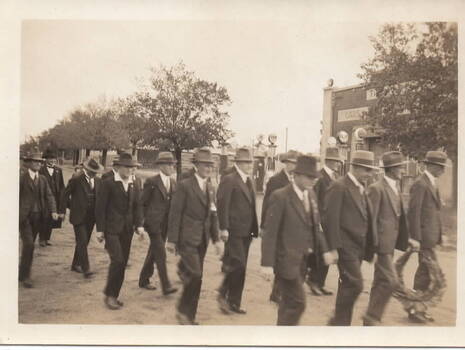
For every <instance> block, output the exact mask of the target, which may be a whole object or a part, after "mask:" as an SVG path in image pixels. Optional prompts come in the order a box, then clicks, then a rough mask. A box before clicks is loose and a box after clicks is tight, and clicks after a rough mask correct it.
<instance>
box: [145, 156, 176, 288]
mask: <svg viewBox="0 0 465 350" xmlns="http://www.w3.org/2000/svg"><path fill="white" fill-rule="evenodd" d="M155 163H156V164H157V165H158V168H159V170H160V173H159V174H158V175H155V176H153V177H150V178H148V179H147V180H146V181H145V183H144V190H143V192H142V199H141V204H142V207H143V213H144V228H145V230H146V231H147V232H148V234H149V237H150V246H149V249H148V252H147V256H146V258H145V262H144V266H143V267H142V270H141V272H140V276H139V287H140V288H145V289H148V290H155V289H156V287H155V286H154V285H153V284H151V283H150V278H151V277H152V276H153V272H154V269H153V265H154V264H156V265H157V270H158V275H159V278H160V282H161V287H162V292H163V295H168V294H172V293H175V292H176V291H177V289H176V288H173V286H172V285H171V282H170V280H169V278H168V272H167V269H166V251H165V242H166V235H167V230H168V214H169V210H170V204H171V198H172V196H173V193H174V191H175V188H176V181H175V180H173V179H172V178H171V175H173V174H174V164H175V163H176V162H175V160H174V158H173V154H172V153H171V152H160V153H159V154H158V157H157V159H156V161H155Z"/></svg>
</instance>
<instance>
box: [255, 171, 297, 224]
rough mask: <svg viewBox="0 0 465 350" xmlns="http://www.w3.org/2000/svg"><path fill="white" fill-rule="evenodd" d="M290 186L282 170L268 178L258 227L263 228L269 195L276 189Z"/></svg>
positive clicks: (268, 204)
mask: <svg viewBox="0 0 465 350" xmlns="http://www.w3.org/2000/svg"><path fill="white" fill-rule="evenodd" d="M289 184H290V181H289V178H288V177H287V175H286V173H285V172H284V170H281V171H280V172H279V173H277V174H275V175H273V176H272V177H270V179H269V180H268V182H267V184H266V189H265V195H264V196H263V204H262V217H261V223H260V227H261V228H263V226H264V224H265V217H266V211H267V209H268V207H269V206H270V203H269V201H270V196H271V194H272V193H273V192H274V191H276V190H277V189H280V188H283V187H285V186H287V185H289Z"/></svg>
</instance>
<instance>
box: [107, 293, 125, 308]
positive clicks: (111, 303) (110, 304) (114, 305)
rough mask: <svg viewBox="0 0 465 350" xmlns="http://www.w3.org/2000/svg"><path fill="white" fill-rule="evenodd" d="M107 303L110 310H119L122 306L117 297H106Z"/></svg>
mask: <svg viewBox="0 0 465 350" xmlns="http://www.w3.org/2000/svg"><path fill="white" fill-rule="evenodd" d="M105 305H106V306H107V307H108V308H109V309H110V310H119V309H120V308H121V305H120V304H118V300H116V298H115V297H109V296H106V297H105Z"/></svg>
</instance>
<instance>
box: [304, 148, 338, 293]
mask: <svg viewBox="0 0 465 350" xmlns="http://www.w3.org/2000/svg"><path fill="white" fill-rule="evenodd" d="M341 166H342V158H341V157H340V156H339V149H338V148H337V147H328V148H327V149H326V154H325V164H324V165H323V168H322V169H321V170H320V176H319V178H318V180H317V181H316V183H315V186H314V187H313V189H314V190H315V194H316V197H317V200H318V209H319V210H320V213H322V212H323V210H324V199H325V196H326V193H327V192H328V188H329V186H331V184H332V183H333V182H334V181H336V179H337V178H338V176H339V171H340V170H341ZM328 270H329V265H326V264H324V263H323V261H322V259H321V256H318V255H315V254H309V256H308V273H307V284H308V286H309V287H310V291H311V292H312V294H313V295H318V296H319V295H332V294H333V292H331V291H330V290H327V289H326V288H325V282H326V276H327V275H328Z"/></svg>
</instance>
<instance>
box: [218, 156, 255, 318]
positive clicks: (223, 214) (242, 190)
mask: <svg viewBox="0 0 465 350" xmlns="http://www.w3.org/2000/svg"><path fill="white" fill-rule="evenodd" d="M234 161H235V164H234V167H235V171H234V172H232V173H231V174H229V175H226V176H224V177H223V178H222V180H221V183H220V185H219V188H218V219H219V225H220V236H221V238H222V240H223V241H225V242H226V247H225V250H226V251H227V256H226V261H225V268H226V272H225V277H224V279H223V283H222V284H221V286H220V288H219V295H218V303H219V306H220V309H221V310H222V311H223V312H224V313H230V312H235V313H238V314H245V313H246V311H245V310H244V309H242V308H241V299H242V291H243V289H244V282H245V273H246V268H247V259H248V255H249V247H250V243H251V241H252V237H254V238H256V237H258V221H257V212H256V207H255V191H254V188H253V184H252V180H251V178H250V175H251V174H252V170H253V156H252V152H251V150H250V149H248V148H245V147H243V148H239V149H238V150H237V152H236V156H235V159H234Z"/></svg>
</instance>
